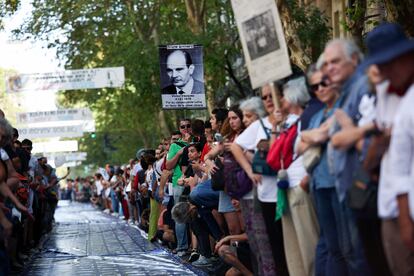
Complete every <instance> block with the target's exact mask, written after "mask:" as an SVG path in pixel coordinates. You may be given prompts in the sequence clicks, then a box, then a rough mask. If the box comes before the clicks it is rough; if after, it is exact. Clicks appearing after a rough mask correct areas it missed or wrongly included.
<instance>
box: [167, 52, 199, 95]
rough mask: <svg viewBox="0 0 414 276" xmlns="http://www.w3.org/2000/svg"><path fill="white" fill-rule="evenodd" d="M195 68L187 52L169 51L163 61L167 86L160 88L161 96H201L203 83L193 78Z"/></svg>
mask: <svg viewBox="0 0 414 276" xmlns="http://www.w3.org/2000/svg"><path fill="white" fill-rule="evenodd" d="M195 66H196V65H195V64H194V63H193V59H192V57H191V54H190V53H189V52H188V51H186V50H181V49H177V50H170V51H169V52H168V54H167V55H166V59H165V73H166V75H167V76H168V80H169V84H168V85H167V86H164V87H163V88H162V94H177V95H191V94H203V93H204V83H203V82H202V81H200V80H197V79H196V78H195V77H194V71H195Z"/></svg>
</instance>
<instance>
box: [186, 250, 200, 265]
mask: <svg viewBox="0 0 414 276" xmlns="http://www.w3.org/2000/svg"><path fill="white" fill-rule="evenodd" d="M199 258H200V254H199V253H198V252H197V251H193V252H191V254H190V257H189V258H188V262H189V263H192V262H194V261H197V260H198V259H199Z"/></svg>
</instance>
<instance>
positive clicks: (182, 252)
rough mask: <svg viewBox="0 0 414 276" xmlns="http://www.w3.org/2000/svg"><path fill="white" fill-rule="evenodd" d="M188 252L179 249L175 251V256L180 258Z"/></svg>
mask: <svg viewBox="0 0 414 276" xmlns="http://www.w3.org/2000/svg"><path fill="white" fill-rule="evenodd" d="M188 254H189V253H188V251H187V250H180V251H178V252H177V256H178V257H180V258H182V257H184V256H187V255H188Z"/></svg>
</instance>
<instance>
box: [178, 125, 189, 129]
mask: <svg viewBox="0 0 414 276" xmlns="http://www.w3.org/2000/svg"><path fill="white" fill-rule="evenodd" d="M180 128H181V129H185V128H191V125H190V124H188V125H181V126H180Z"/></svg>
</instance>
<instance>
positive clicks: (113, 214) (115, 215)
mask: <svg viewBox="0 0 414 276" xmlns="http://www.w3.org/2000/svg"><path fill="white" fill-rule="evenodd" d="M111 215H112V216H113V217H117V216H119V214H118V213H116V212H113V213H112V214H111Z"/></svg>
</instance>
